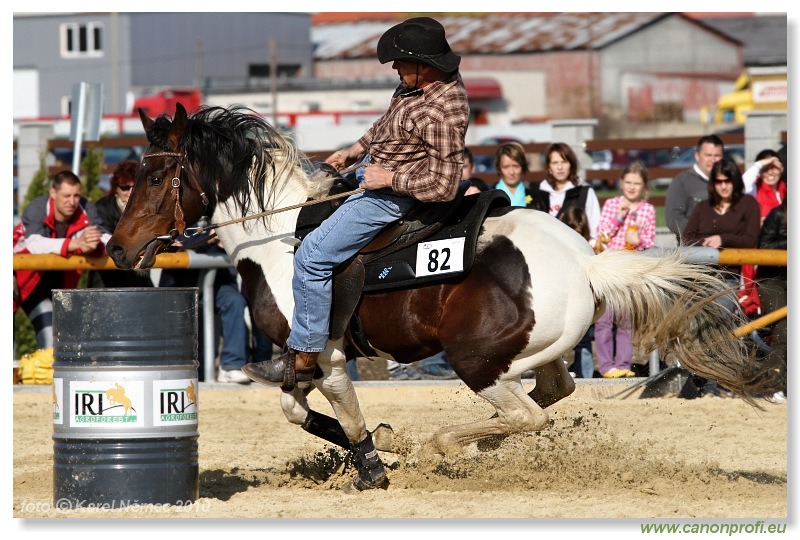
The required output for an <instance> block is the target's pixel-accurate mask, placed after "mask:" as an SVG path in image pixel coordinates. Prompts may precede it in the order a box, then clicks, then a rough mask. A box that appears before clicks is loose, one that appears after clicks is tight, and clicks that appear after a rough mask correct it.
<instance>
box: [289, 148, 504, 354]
mask: <svg viewBox="0 0 800 540" xmlns="http://www.w3.org/2000/svg"><path fill="white" fill-rule="evenodd" d="M320 170H322V171H324V172H327V173H329V174H330V170H332V167H330V166H329V165H327V164H321V165H320ZM357 187H358V183H357V181H356V180H355V176H354V175H347V176H345V177H341V176H338V177H336V178H335V179H334V182H333V185H332V187H331V189H330V191H329V193H328V195H334V194H339V193H345V192H347V191H352V190H354V189H356V188H357ZM467 187H468V185H467V184H466V183H463V184H462V186H461V187H460V189H459V191H458V194H457V195H456V197H455V199H453V200H452V201H447V202H431V203H418V204H417V206H415V207H414V208H413V209H412V210H411V211H410V212H409V213H408V214H407V215H406V216H405V217H403V218H402V219H399V220H397V221H396V222H394V223H391V224H389V225H387V226H386V227H384V229H383V230H382V231H381V232H380V233H378V235H377V236H376V237H375V239H373V240H372V242H370V243H369V244H367V245H366V246H365V247H364V248H362V249H361V250H360V251H359V252H358V253H357V254H356V255H355V256H354V257H353V258H351V259H350V260H348V261H345V262H344V263H342V264H341V265H339V266H338V267H337V268H336V269H335V270H334V278H333V307H332V308H331V323H330V337H331V339H339V338H341V337H343V336H344V335H345V334H348V337H349V338H350V339H351V341H353V342H354V343H353V345H354V346H355V347H356V348H357V349H358V350H359V352H360V353H362V355H363V356H375V355H376V353H375V351H374V350H372V348H371V347H370V346H369V345H368V343H367V342H366V339H364V337H363V334H362V333H361V332H360V328H361V324H360V321H359V320H358V317H357V316H355V315H354V313H355V310H356V307H357V306H358V303H359V301H360V300H361V296H362V294H364V293H371V292H376V291H387V290H391V289H399V288H409V287H415V286H418V285H423V284H429V283H434V282H437V281H445V280H449V279H453V278H458V277H459V276H462V275H464V274H465V273H467V272H469V270H470V269H471V268H472V263H473V262H474V260H475V248H476V244H477V240H478V235H479V234H480V230H481V227H482V225H483V222H484V220H485V219H486V216H487V215H488V214H489V212H491V211H492V210H494V209H495V208H501V207H507V206H510V204H511V201H510V200H509V198H508V196H507V195H506V194H505V193H504V192H502V191H499V190H490V191H484V192H481V193H479V194H478V195H475V196H469V197H465V196H464V192H465V191H466V188H467ZM344 201H345V199H335V200H332V201H328V202H325V203H320V204H314V205H309V206H305V207H303V208H302V209H301V211H300V214H299V216H298V219H297V225H296V228H295V237H296V238H297V239H299V240H300V241H302V240H303V239H304V238H305V237H306V236H308V234H309V233H310V232H311V231H313V230H314V229H315V228H316V227H318V226H319V225H320V224H321V223H322V222H323V221H324V220H325V219H326V218H327V217H328V216H330V215H331V214H333V212H334V211H335V210H336V209H337V208H338V207H339V206H341V205H342V204H343V203H344ZM366 353H369V354H366Z"/></svg>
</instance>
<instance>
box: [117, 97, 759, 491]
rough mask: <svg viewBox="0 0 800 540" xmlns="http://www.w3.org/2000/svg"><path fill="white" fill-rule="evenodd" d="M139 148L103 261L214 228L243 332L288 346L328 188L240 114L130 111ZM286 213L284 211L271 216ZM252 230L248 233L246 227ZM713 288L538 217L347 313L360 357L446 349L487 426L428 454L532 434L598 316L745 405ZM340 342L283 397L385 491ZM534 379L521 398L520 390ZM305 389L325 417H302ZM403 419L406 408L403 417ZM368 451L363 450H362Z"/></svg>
mask: <svg viewBox="0 0 800 540" xmlns="http://www.w3.org/2000/svg"><path fill="white" fill-rule="evenodd" d="M139 115H140V117H141V120H142V123H143V125H144V128H145V132H146V134H147V138H148V142H149V144H150V146H149V148H148V149H147V151H146V152H145V154H144V155H143V157H142V167H141V169H140V171H139V172H138V174H137V176H136V181H135V186H134V189H133V192H132V194H131V197H130V200H129V202H128V205H127V207H126V209H125V211H124V213H123V215H122V218H121V219H120V221H119V224H118V226H117V228H116V231H115V233H114V235H113V236H112V238H111V240H110V241H109V242H108V245H107V251H108V253H109V255H110V256H111V257H112V259H113V260H114V262H115V263H116V265H117V266H118V267H119V268H122V269H145V268H150V267H152V266H153V263H154V261H155V258H156V255H157V254H158V253H159V252H160V251H161V250H162V249H163V248H164V246H165V245H167V244H168V243H169V242H170V240H171V239H173V238H174V237H175V236H176V235H177V234H178V233H182V232H183V227H185V224H186V223H194V222H196V221H197V220H198V219H199V218H200V217H201V216H203V215H210V216H211V219H212V222H213V223H215V224H218V225H219V226H218V227H217V234H218V235H219V238H220V240H221V242H222V245H223V246H224V248H225V250H226V252H227V253H228V255H229V256H230V259H231V261H232V262H233V264H234V265H235V267H236V269H237V271H238V272H239V274H240V275H241V277H242V280H243V281H244V284H245V287H246V288H247V291H248V297H249V299H250V302H251V308H252V312H253V315H254V321H255V324H257V325H258V327H259V328H260V329H261V330H263V331H264V332H265V333H266V334H267V335H268V336H269V337H270V338H271V339H272V340H273V341H274V342H275V343H277V344H280V345H282V344H284V343H285V341H286V339H287V337H288V335H289V330H290V328H289V321H291V314H292V308H293V299H292V294H291V291H292V286H291V282H292V273H293V253H294V249H293V245H294V244H296V242H294V243H293V242H292V240H293V239H294V231H295V226H296V222H297V218H298V213H299V212H300V210H299V209H298V208H297V206H298V205H301V204H303V203H305V202H306V201H308V200H309V199H318V198H320V197H322V196H324V195H326V194H327V193H328V190H329V188H330V185H331V182H332V180H331V179H330V178H326V177H322V176H321V175H318V174H312V173H310V172H309V171H310V170H311V168H310V167H309V163H308V160H307V158H305V156H304V155H303V154H302V153H301V152H300V151H299V150H298V149H297V147H296V145H295V144H294V143H293V142H292V141H291V140H290V139H289V138H288V137H287V136H285V135H284V134H282V133H281V132H279V131H278V130H276V129H274V128H272V127H271V126H270V125H269V124H268V123H266V122H265V121H264V120H263V119H262V118H261V117H260V116H258V115H257V114H255V113H253V112H252V111H249V110H248V109H244V108H240V107H233V108H230V109H226V108H219V107H204V108H200V109H198V110H196V111H194V112H193V114H192V115H191V116H189V115H187V113H186V110H185V109H184V108H183V106H181V105H180V104H178V106H177V109H176V111H175V115H174V117H173V118H171V117H169V116H168V115H161V116H159V117H157V118H156V119H151V118H149V117H148V116H147V115H145V114H144V112H143V111H142V110H141V109H140V110H139ZM283 208H291V209H290V210H287V211H280V212H274V213H273V212H271V211H273V210H278V209H283ZM248 217H254V219H247V218H248ZM722 295H728V296H731V297H733V296H732V295H733V293H732V292H731V291H728V290H726V286H725V283H724V281H722V280H721V279H720V278H719V277H718V276H716V275H714V274H712V273H710V272H709V270H708V268H707V267H705V266H703V265H694V264H689V263H687V262H684V261H682V260H681V259H680V258H679V257H678V256H677V255H675V256H671V257H668V258H655V257H649V256H645V255H635V254H633V253H631V252H622V251H608V250H607V251H605V252H604V253H602V254H600V255H595V254H594V252H593V251H592V249H591V247H590V246H589V245H588V243H587V242H586V240H584V239H583V237H581V236H580V235H579V234H578V233H576V232H575V231H573V230H572V229H570V228H569V227H568V226H566V225H564V224H563V223H561V222H560V221H559V220H557V219H555V218H553V217H551V216H550V215H548V214H547V213H545V212H539V211H535V210H529V209H524V208H510V207H504V208H501V209H495V210H493V211H491V212H490V213H489V215H488V217H487V219H486V220H485V222H484V223H483V225H482V228H481V231H480V234H479V237H478V241H477V246H476V251H475V258H474V263H473V265H472V267H471V269H470V270H469V271H468V272H467V273H465V274H464V275H460V276H458V277H454V278H451V279H447V280H444V281H440V282H435V283H428V284H425V285H420V286H414V287H410V288H408V287H407V288H399V289H396V290H386V291H379V292H373V293H366V294H364V295H363V296H362V297H361V299H360V302H359V303H358V305H357V306H356V308H355V312H356V315H357V316H358V317H359V319H360V321H361V325H362V327H363V332H364V335H365V336H366V338H367V340H368V342H369V344H370V345H371V346H372V347H373V348H374V350H375V351H378V354H379V356H381V357H383V358H387V359H388V358H390V359H394V360H396V361H398V362H401V363H409V362H413V361H416V360H419V359H422V358H425V357H427V356H430V355H433V354H435V353H437V352H440V351H442V350H443V351H445V352H446V354H447V359H448V361H449V363H450V365H451V366H452V368H453V370H454V371H455V372H456V373H457V374H458V376H459V377H460V379H461V380H462V381H463V382H464V384H465V385H466V386H468V387H469V388H470V389H471V390H473V391H474V392H475V393H477V394H478V395H479V396H481V397H482V398H484V399H486V400H487V401H488V402H489V403H490V404H491V405H492V406H493V407H494V409H495V411H496V412H495V414H494V415H493V416H492V417H490V418H486V419H481V420H476V421H474V422H470V423H467V424H463V425H456V426H446V427H442V428H441V429H439V430H438V431H437V432H436V433H435V435H434V436H433V438H432V440H431V441H430V443H429V445H430V446H429V447H430V448H431V449H433V450H434V451H437V452H439V453H446V452H449V451H457V450H458V449H460V448H461V447H463V446H464V445H466V444H468V443H471V442H474V441H478V440H480V439H483V438H486V437H489V436H493V435H500V436H502V435H508V434H511V433H519V432H527V431H536V430H541V429H543V428H544V427H545V426H546V425H547V423H548V414H547V412H546V411H545V410H544V408H545V407H547V406H549V405H551V404H553V403H555V402H557V401H558V400H560V399H562V398H564V397H566V396H568V395H569V394H571V393H572V392H573V390H574V388H575V384H574V382H573V380H572V378H571V377H570V375H569V373H568V372H567V368H566V366H565V364H564V362H562V361H561V360H560V358H561V356H562V354H564V353H567V352H571V351H572V349H573V347H574V346H575V344H576V343H578V341H579V340H580V339H581V337H582V336H583V335H584V334H585V333H586V331H587V329H588V328H589V326H590V325H591V324H592V322H593V321H595V320H596V319H597V318H598V317H599V316H600V315H601V314H602V313H603V312H604V310H605V309H608V308H611V309H613V310H614V311H615V312H616V313H623V312H627V313H628V314H629V316H630V318H631V321H632V324H633V328H634V329H635V331H636V339H637V343H641V344H644V346H645V347H650V350H652V348H653V347H658V348H659V349H660V351H661V352H662V354H669V353H674V354H676V355H677V356H678V357H679V358H680V360H681V362H682V364H683V366H684V367H686V368H687V369H689V370H691V371H693V372H694V373H696V374H698V375H701V376H705V377H708V378H710V379H714V380H716V381H719V382H720V383H721V384H723V385H724V386H725V387H726V388H728V389H730V390H732V391H734V392H736V393H737V394H739V395H741V396H743V397H744V398H745V399H748V400H751V402H752V398H751V395H752V394H753V392H756V391H758V390H759V389H758V388H757V378H756V377H754V376H751V375H749V372H750V370H749V366H750V365H751V356H750V354H749V353H748V347H747V346H746V345H745V344H744V343H742V342H741V341H740V340H738V339H736V338H734V337H733V330H734V328H735V327H736V325H737V321H736V317H733V316H731V313H730V312H729V311H727V310H726V309H725V308H724V307H722V306H721V303H719V302H717V301H715V299H716V298H718V297H720V296H722ZM345 345H346V344H345V338H343V337H338V338H336V339H332V340H330V341H329V342H328V346H327V347H326V349H325V350H324V351H323V352H322V353H321V354H320V356H319V366H320V368H321V369H320V370H318V372H317V375H318V376H317V378H316V379H315V380H314V381H313V386H312V387H310V388H295V389H294V390H292V391H291V392H288V393H283V394H282V395H281V400H280V402H281V407H282V409H283V412H284V414H285V415H286V417H287V419H288V420H289V422H292V423H294V424H298V425H301V426H303V428H304V429H306V430H307V431H309V432H311V433H313V434H315V435H318V436H320V437H322V438H324V439H326V440H328V441H331V442H334V443H336V444H339V445H341V446H343V447H345V448H348V447H349V448H350V449H352V450H353V453H354V454H355V456H356V468H357V471H358V478H356V480H359V479H360V483H359V484H356V488H357V489H364V488H373V487H385V486H386V484H387V479H386V475H385V471H384V468H383V465H382V464H381V463H380V458H379V457H378V456H377V452H375V451H374V447H373V446H372V444H371V438H370V433H369V431H367V429H366V424H365V421H364V417H363V415H362V413H361V410H360V407H359V403H358V399H357V396H356V392H355V390H354V387H353V385H352V383H351V381H350V380H349V378H348V377H347V374H346V371H345V362H346V355H345ZM530 369H533V370H534V371H535V379H536V384H535V387H534V388H533V390H532V391H531V392H530V393H526V392H525V389H524V388H523V385H522V383H521V379H520V376H521V374H522V373H524V372H525V371H527V370H530ZM314 387H316V388H317V389H319V391H320V392H322V394H323V395H324V396H325V397H326V398H327V399H328V401H329V402H330V404H331V406H332V408H333V411H334V413H335V415H336V419H333V418H331V417H327V416H325V415H324V414H320V413H318V412H316V411H313V410H311V409H310V408H309V405H308V402H307V399H306V398H307V394H308V392H309V391H310V390H311V389H313V388H314ZM399 406H402V405H399ZM366 440H369V441H370V444H369V445H366V446H365V445H363V444H362V443H364V441H366Z"/></svg>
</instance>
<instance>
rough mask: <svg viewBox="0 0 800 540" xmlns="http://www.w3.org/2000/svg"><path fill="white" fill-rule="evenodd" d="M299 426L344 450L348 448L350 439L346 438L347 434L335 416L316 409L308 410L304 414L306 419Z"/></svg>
mask: <svg viewBox="0 0 800 540" xmlns="http://www.w3.org/2000/svg"><path fill="white" fill-rule="evenodd" d="M301 427H302V428H303V429H304V430H306V431H307V432H309V433H311V434H312V435H315V436H317V437H319V438H320V439H324V440H326V441H328V442H329V443H333V444H335V445H336V446H341V447H342V448H344V449H345V450H350V441H348V440H347V435H345V434H344V430H343V429H342V425H341V424H340V423H339V421H338V420H336V419H335V418H331V417H330V416H326V415H324V414H322V413H318V412H317V411H308V416H306V420H305V422H303V425H302V426H301Z"/></svg>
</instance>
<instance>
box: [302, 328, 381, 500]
mask: <svg viewBox="0 0 800 540" xmlns="http://www.w3.org/2000/svg"><path fill="white" fill-rule="evenodd" d="M346 361H347V357H346V356H345V354H344V341H343V340H342V339H338V340H335V341H328V345H327V347H326V348H325V350H324V351H322V352H321V353H320V355H319V358H318V363H319V366H320V368H321V369H322V373H323V375H322V378H321V379H318V380H315V381H314V385H315V386H316V387H317V388H318V389H319V391H320V392H322V395H324V396H325V398H327V400H328V401H329V402H330V404H331V407H332V408H333V412H334V414H335V415H336V418H338V420H339V423H340V424H341V427H342V430H343V431H344V433H345V434H346V436H347V439H348V440H349V442H350V450H351V451H352V452H353V454H354V455H355V458H356V468H357V470H358V477H356V478H355V479H354V480H353V482H352V485H351V486H352V488H355V489H356V490H358V491H362V490H365V489H372V488H384V489H385V488H386V487H387V486H388V484H389V480H388V479H387V477H386V470H385V469H384V467H383V462H381V458H380V457H379V456H378V451H377V450H376V449H375V444H374V442H373V440H372V434H371V433H370V432H369V431H367V425H366V422H365V421H364V415H363V414H362V413H361V407H360V405H359V403H358V396H356V391H355V388H353V382H352V381H351V380H350V377H348V376H347V371H346V369H345V363H346Z"/></svg>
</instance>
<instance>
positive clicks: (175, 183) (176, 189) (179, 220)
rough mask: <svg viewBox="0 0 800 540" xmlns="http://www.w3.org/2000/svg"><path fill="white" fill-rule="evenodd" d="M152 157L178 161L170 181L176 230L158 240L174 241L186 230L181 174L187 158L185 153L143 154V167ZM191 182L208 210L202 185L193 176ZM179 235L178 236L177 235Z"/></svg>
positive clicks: (190, 177)
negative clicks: (146, 160) (169, 158)
mask: <svg viewBox="0 0 800 540" xmlns="http://www.w3.org/2000/svg"><path fill="white" fill-rule="evenodd" d="M151 157H173V158H176V159H177V163H176V165H175V175H174V176H173V177H172V180H171V181H170V183H171V185H172V200H173V201H175V228H174V229H172V230H171V231H169V232H168V233H167V234H166V235H163V236H157V237H156V239H157V240H163V241H172V240H174V239H175V238H176V237H177V236H179V235H182V234H183V231H185V230H186V222H185V221H184V220H183V207H181V172H182V171H183V170H184V169H183V161H184V159H185V158H186V153H185V152H166V151H162V152H145V153H144V154H142V165H144V160H145V159H147V158H151ZM188 178H189V182H191V183H192V184H193V185H192V187H193V188H194V189H196V190H197V192H198V193H200V199H201V200H202V201H203V205H204V206H205V207H206V208H208V197H207V196H206V193H205V191H203V190H202V188H201V187H200V185H199V184H198V183H197V180H196V179H195V178H194V177H193V176H192V175H189V176H188ZM176 233H177V234H176Z"/></svg>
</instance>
